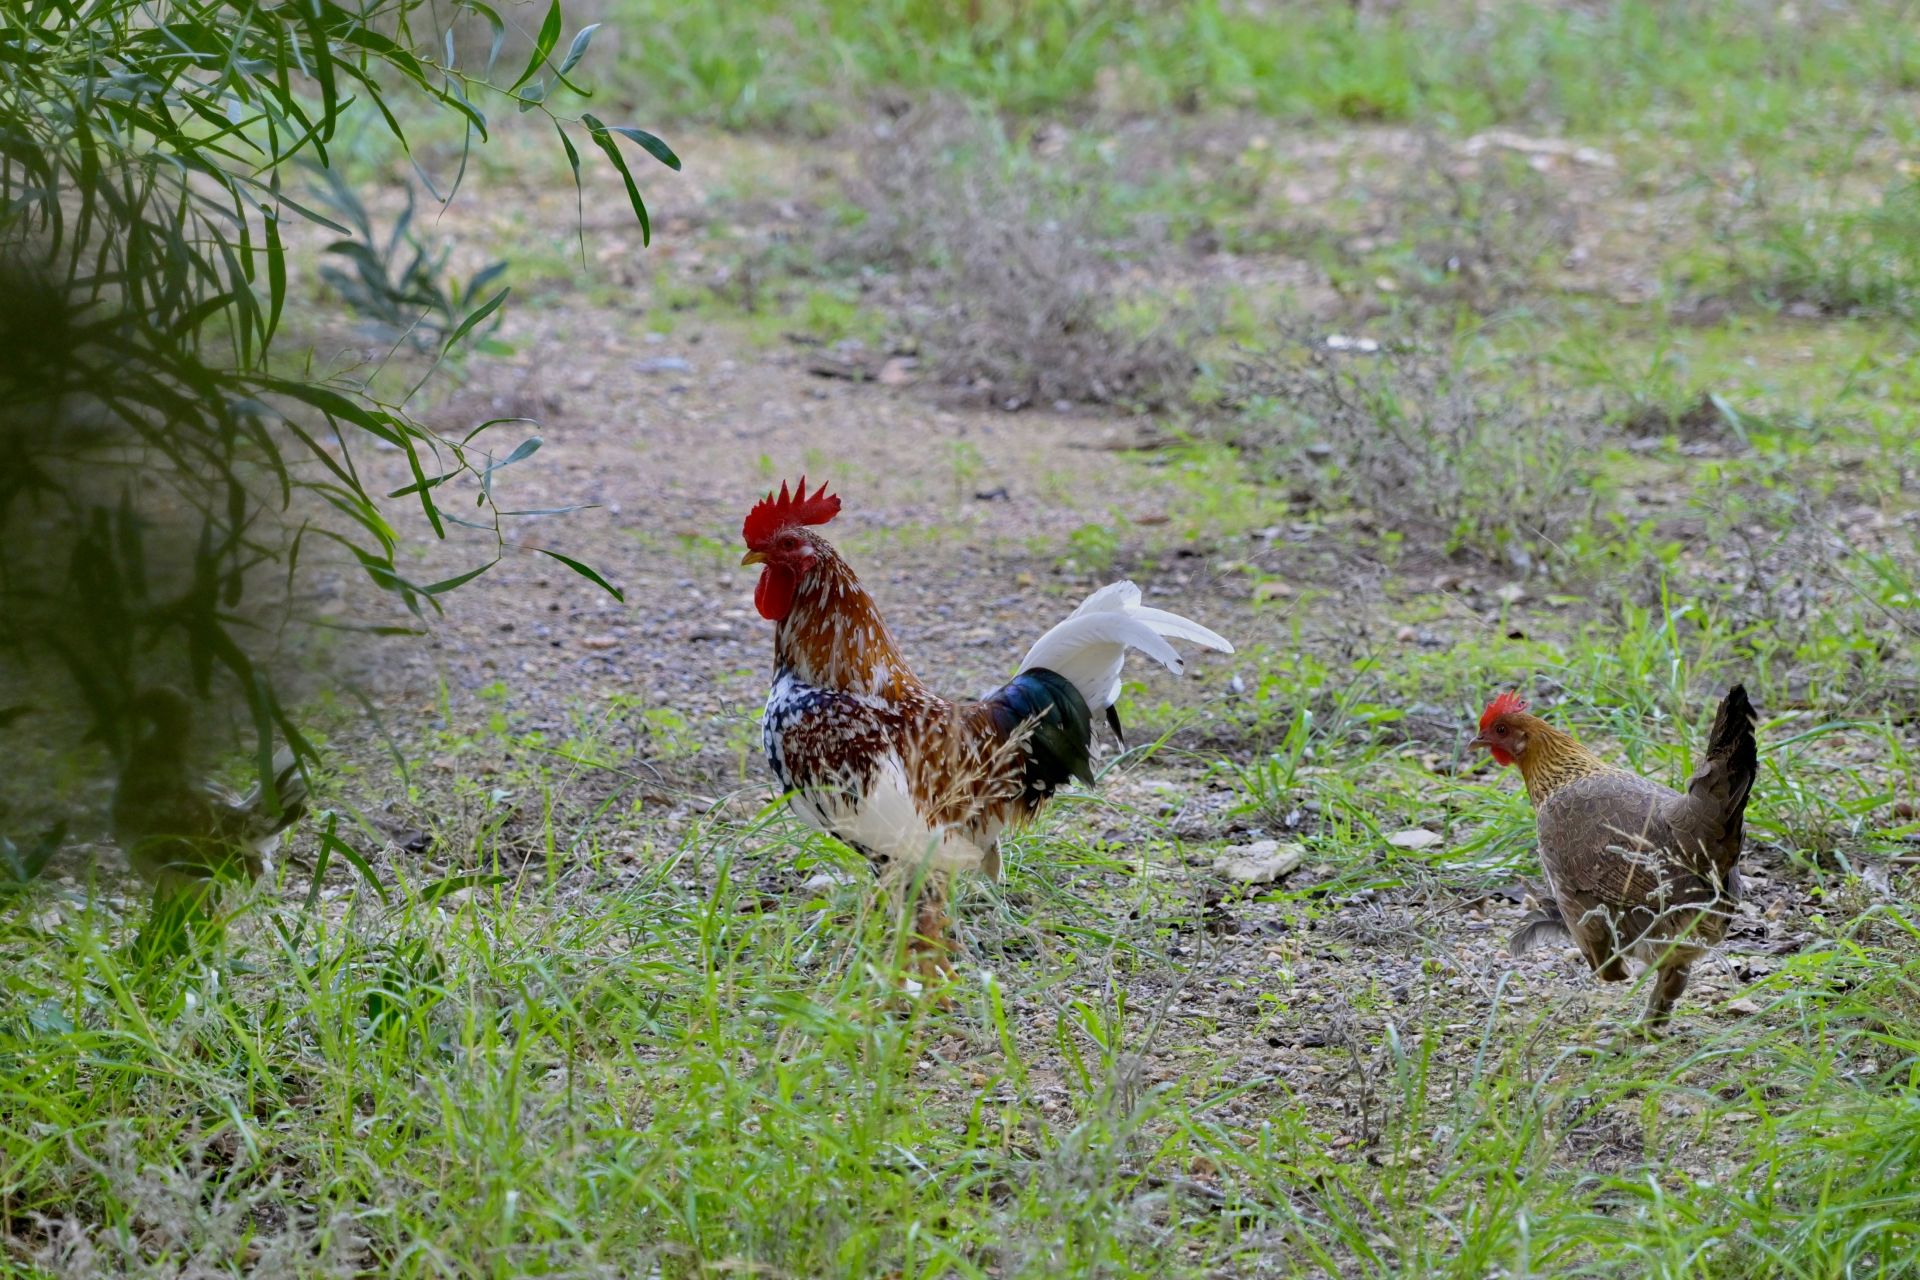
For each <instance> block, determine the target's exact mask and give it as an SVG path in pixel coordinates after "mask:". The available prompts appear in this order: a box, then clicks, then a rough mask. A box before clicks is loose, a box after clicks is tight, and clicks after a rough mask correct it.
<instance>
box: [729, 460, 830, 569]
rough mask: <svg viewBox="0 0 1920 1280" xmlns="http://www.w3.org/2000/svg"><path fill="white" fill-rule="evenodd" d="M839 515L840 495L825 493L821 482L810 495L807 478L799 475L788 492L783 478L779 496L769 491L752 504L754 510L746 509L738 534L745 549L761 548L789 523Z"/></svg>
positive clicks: (770, 541)
mask: <svg viewBox="0 0 1920 1280" xmlns="http://www.w3.org/2000/svg"><path fill="white" fill-rule="evenodd" d="M839 514H840V497H839V495H838V494H830V493H828V492H827V486H826V485H824V484H823V485H821V486H820V491H819V492H818V493H816V494H814V495H813V496H812V497H811V498H809V497H808V496H807V478H806V477H805V476H801V477H800V483H799V484H798V485H797V486H795V488H794V491H793V492H792V493H791V494H789V493H788V492H787V484H786V481H784V480H783V481H781V482H780V493H779V496H777V497H776V496H775V495H774V494H772V493H771V492H769V493H768V494H767V496H766V497H764V498H762V499H760V501H758V502H756V503H754V505H753V510H751V511H749V512H747V519H746V522H745V523H744V524H742V525H741V526H740V536H741V537H742V538H745V539H746V540H747V550H749V551H764V550H766V549H767V547H768V546H769V545H770V544H771V543H772V542H773V540H774V538H775V537H776V536H777V535H778V534H779V532H780V531H781V530H782V529H785V528H787V527H788V526H790V525H796V524H825V523H826V522H827V521H829V520H831V519H833V518H834V517H835V516H837V515H839Z"/></svg>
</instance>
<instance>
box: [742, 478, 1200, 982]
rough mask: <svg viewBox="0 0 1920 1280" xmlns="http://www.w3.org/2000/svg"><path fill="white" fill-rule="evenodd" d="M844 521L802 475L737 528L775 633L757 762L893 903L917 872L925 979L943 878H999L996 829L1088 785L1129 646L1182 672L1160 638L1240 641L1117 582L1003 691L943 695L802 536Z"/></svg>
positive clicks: (829, 557)
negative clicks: (1066, 788)
mask: <svg viewBox="0 0 1920 1280" xmlns="http://www.w3.org/2000/svg"><path fill="white" fill-rule="evenodd" d="M839 511H840V499H839V498H838V497H835V496H831V495H829V494H828V493H827V491H826V486H825V485H822V486H820V489H819V490H818V491H817V492H815V493H814V494H812V495H811V496H809V495H808V493H807V487H806V481H805V479H804V478H803V479H802V480H801V482H800V486H799V488H798V490H797V491H795V492H792V493H789V492H788V490H787V487H786V485H784V484H782V485H781V486H780V492H779V494H778V495H777V496H776V495H774V494H771V493H769V494H768V495H767V496H766V498H765V499H764V500H762V501H761V502H760V503H759V504H757V505H756V506H755V507H754V508H753V509H752V511H750V512H749V513H748V515H747V518H746V522H745V524H744V525H743V526H742V528H741V536H742V537H743V538H744V539H745V540H746V544H747V553H746V555H745V556H744V557H743V558H742V560H741V563H742V564H746V565H759V566H761V568H760V581H759V584H758V586H757V587H756V588H755V590H754V604H755V606H756V607H757V608H758V609H759V611H760V614H761V616H762V617H765V618H767V619H768V620H769V621H771V622H772V623H773V624H774V633H773V657H774V677H773V688H772V691H771V692H769V693H768V695H767V708H766V722H765V728H764V740H765V746H766V752H767V762H768V763H769V764H770V765H771V766H772V768H773V772H774V776H775V777H776V778H778V779H779V782H780V786H781V787H782V788H784V789H785V790H786V791H787V792H788V793H789V795H790V798H791V803H792V805H793V808H794V809H795V810H796V811H797V812H798V813H799V814H801V815H802V816H803V817H804V818H805V819H806V820H807V821H808V822H810V823H811V824H812V825H813V826H815V827H817V828H819V829H820V830H822V831H824V832H826V833H828V834H829V835H832V836H834V837H836V838H838V839H840V840H842V841H844V842H845V843H847V844H848V845H851V846H852V847H853V848H854V849H856V850H858V851H859V852H860V853H862V854H864V855H865V856H866V857H867V859H868V861H870V862H871V863H873V865H874V867H875V869H876V870H877V871H878V872H879V873H880V875H881V877H882V880H883V882H884V883H887V884H888V885H889V886H890V887H891V888H893V889H894V891H895V892H899V891H900V890H901V889H902V888H903V887H904V886H905V885H906V884H907V883H908V882H910V881H911V880H913V879H914V878H916V877H918V876H920V875H922V873H923V872H924V873H925V883H924V886H923V889H922V893H921V897H920V905H919V912H918V916H917V919H916V924H915V929H914V934H913V937H912V938H911V939H910V945H911V949H912V950H913V952H914V953H915V955H916V956H917V957H918V960H919V968H920V970H921V972H922V973H923V974H927V973H935V972H944V971H945V963H944V956H945V953H946V951H947V946H948V942H947V931H948V927H949V922H948V920H947V917H946V911H945V898H946V878H947V877H948V876H949V875H950V874H951V873H952V872H954V871H960V870H983V871H985V872H986V873H987V874H988V875H990V876H998V874H999V868H1000V853H999V846H998V841H999V839H1000V836H1001V835H1002V833H1004V832H1006V831H1007V830H1009V829H1011V828H1015V827H1018V826H1020V825H1021V824H1023V823H1025V822H1028V821H1030V820H1031V819H1032V818H1033V817H1034V815H1035V814H1036V813H1038V812H1039V811H1040V809H1041V807H1042V806H1043V805H1044V804H1045V803H1046V801H1047V800H1048V799H1049V798H1050V797H1051V796H1052V795H1053V794H1054V792H1055V791H1056V790H1058V789H1059V788H1060V787H1061V786H1062V785H1064V784H1065V783H1066V782H1067V781H1068V780H1069V779H1076V778H1077V779H1079V780H1080V781H1081V782H1084V783H1088V784H1091V783H1092V782H1093V767H1092V763H1091V759H1090V751H1091V748H1092V744H1093V724H1094V718H1095V717H1096V716H1101V717H1104V718H1105V720H1106V722H1107V723H1108V724H1109V725H1110V726H1112V728H1113V730H1114V733H1115V734H1116V735H1118V734H1119V732H1120V718H1119V715H1118V713H1117V712H1116V711H1115V710H1114V702H1115V701H1116V699H1118V697H1119V695H1120V672H1121V667H1122V665H1123V663H1124V662H1125V659H1126V653H1127V651H1128V650H1129V649H1138V650H1139V651H1141V652H1142V653H1144V654H1146V655H1147V656H1148V657H1150V658H1153V659H1154V660H1155V661H1157V662H1160V663H1161V664H1163V665H1164V666H1166V667H1167V668H1168V669H1169V670H1171V671H1174V672H1178V671H1179V670H1180V669H1181V662H1180V655H1179V654H1178V653H1177V652H1175V650H1174V648H1173V646H1172V645H1171V644H1169V643H1168V641H1167V638H1168V637H1173V638H1175V639H1181V640H1187V641H1191V642H1192V643H1195V644H1198V645H1201V646H1203V647H1205V648H1208V649H1215V650H1218V651H1219V652H1222V653H1232V652H1233V646H1232V645H1231V644H1229V643H1227V641H1226V640H1224V639H1222V638H1221V637H1220V636H1218V635H1216V634H1214V633H1213V632H1212V631H1209V630H1208V629H1207V628H1205V627H1203V626H1201V625H1200V624H1199V623H1196V622H1191V621H1188V620H1187V619H1186V618H1182V617H1179V616H1177V615H1175V614H1172V613H1167V612H1164V611H1162V610H1159V609H1152V608H1148V607H1146V606H1143V605H1142V604H1141V603H1140V589H1139V588H1138V587H1136V586H1134V585H1133V584H1132V583H1130V582H1116V583H1114V584H1113V585H1111V586H1108V587H1103V588H1101V589H1100V590H1099V591H1096V592H1094V593H1093V594H1092V595H1091V596H1088V597H1087V598H1086V600H1084V601H1083V602H1082V603H1081V605H1080V607H1079V608H1078V609H1075V610H1074V611H1073V614H1072V615H1071V616H1070V617H1068V618H1067V619H1066V620H1065V621H1063V622H1061V623H1059V624H1058V625H1057V626H1055V627H1054V628H1053V629H1052V630H1050V631H1048V632H1047V633H1046V634H1045V635H1043V636H1041V637H1040V639H1039V640H1038V641H1036V642H1035V643H1034V645H1033V647H1032V648H1031V649H1029V650H1028V651H1027V656H1026V659H1025V660H1024V661H1023V662H1022V663H1021V664H1020V670H1019V673H1018V674H1017V675H1015V676H1014V678H1013V679H1012V680H1011V681H1009V682H1008V683H1007V684H1005V685H1004V686H1002V687H1001V688H999V689H996V690H995V691H994V692H992V693H990V694H988V695H987V696H986V697H984V698H981V699H980V700H978V701H975V702H957V701H951V700H949V699H947V698H943V697H941V696H940V695H938V694H936V693H934V692H932V691H931V690H929V689H928V688H927V687H926V686H925V685H923V684H921V683H920V680H919V678H918V677H916V676H915V675H914V673H913V670H912V668H911V667H909V666H908V665H907V661H906V659H905V658H903V657H902V656H901V655H900V651H899V649H898V647H896V645H895V644H894V640H893V636H892V635H891V634H890V633H889V632H888V630H887V624H886V623H885V622H883V621H881V618H880V611H879V610H878V609H877V608H876V607H875V605H874V602H873V597H872V596H870V595H868V594H867V591H866V589H865V588H864V587H862V586H861V585H860V581H859V579H858V578H856V577H855V576H854V573H853V570H852V569H851V568H849V567H848V565H847V562H846V561H845V560H843V559H841V557H840V555H839V553H838V552H836V551H835V550H834V549H833V547H832V545H831V544H830V543H828V542H827V541H826V539H824V538H822V537H821V536H820V535H818V534H817V533H814V532H813V531H812V530H811V529H810V528H809V526H813V525H821V524H825V523H826V522H828V521H829V520H831V519H833V518H834V516H835V515H837V514H838V513H839Z"/></svg>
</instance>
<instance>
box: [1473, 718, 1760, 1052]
mask: <svg viewBox="0 0 1920 1280" xmlns="http://www.w3.org/2000/svg"><path fill="white" fill-rule="evenodd" d="M1753 721H1754V716H1753V704H1752V703H1750V702H1749V701H1747V691H1746V689H1745V688H1744V687H1742V686H1740V685H1737V684H1736V685H1734V686H1733V688H1731V689H1729V690H1728V691H1727V696H1726V698H1725V699H1724V700H1722V702H1721V703H1720V710H1719V712H1718V714H1716V715H1715V716H1714V720H1713V730H1712V732H1711V733H1710V734H1709V735H1708V739H1707V754H1706V758H1705V759H1703V760H1702V761H1701V762H1700V767H1699V768H1698V769H1696V770H1695V771H1694V774H1693V778H1692V780H1691V781H1690V782H1689V783H1688V785H1687V789H1686V790H1685V791H1674V790H1672V789H1670V788H1668V787H1663V786H1661V785H1660V784H1658V783H1656V782H1651V781H1649V780H1647V779H1646V778H1643V777H1641V776H1640V775H1638V774H1636V773H1630V772H1628V771H1627V770H1625V769H1621V768H1617V767H1615V766H1613V765H1610V764H1608V763H1606V762H1605V761H1604V760H1602V759H1601V758H1600V757H1599V756H1597V755H1595V754H1594V753H1593V752H1591V751H1589V750H1587V748H1585V747H1583V746H1581V745H1580V743H1578V742H1576V741H1575V740H1574V739H1573V738H1572V736H1570V735H1569V734H1566V733H1563V732H1562V731H1561V730H1559V729H1556V728H1554V727H1553V726H1552V725H1550V724H1548V723H1547V722H1546V721H1544V720H1542V719H1540V718H1539V717H1538V716H1534V715H1529V714H1527V704H1526V703H1525V702H1524V701H1522V700H1521V698H1520V697H1519V696H1518V695H1517V694H1514V693H1503V694H1501V695H1500V696H1498V697H1496V698H1495V699H1494V700H1493V701H1492V702H1491V703H1489V704H1488V705H1487V709H1486V711H1485V713H1484V714H1482V715H1481V717H1480V736H1479V737H1477V738H1475V739H1474V740H1473V745H1474V746H1476V747H1484V748H1486V749H1487V750H1488V751H1490V752H1492V753H1493V758H1494V760H1495V761H1496V762H1498V763H1500V764H1502V765H1517V766H1518V767H1519V769H1520V776H1521V778H1522V780H1523V781H1524V782H1525V783H1526V787H1527V796H1528V798H1529V799H1530V800H1531V801H1532V802H1533V809H1534V817H1535V822H1536V824H1537V826H1538V828H1539V833H1540V865H1541V867H1542V869H1543V870H1544V871H1545V872H1546V876H1547V884H1548V888H1549V891H1550V894H1549V896H1550V899H1551V900H1550V901H1549V902H1548V903H1546V904H1545V905H1544V906H1541V907H1540V908H1539V909H1538V910H1536V911H1534V912H1533V913H1532V914H1530V915H1529V916H1528V917H1527V919H1526V920H1525V922H1524V923H1523V924H1522V925H1521V927H1520V929H1519V931H1518V932H1517V933H1515V934H1514V937H1513V943H1512V946H1511V947H1510V950H1511V951H1512V952H1513V954H1515V955H1520V954H1522V953H1523V952H1525V951H1526V949H1527V948H1528V947H1529V946H1530V945H1532V944H1533V943H1535V942H1538V941H1541V940H1543V939H1545V938H1547V937H1552V936H1561V937H1571V938H1572V940H1573V941H1574V942H1575V943H1576V944H1577V945H1578V946H1579V948H1580V952H1581V954H1582V955H1583V956H1585V957H1586V961H1587V964H1588V965H1589V966H1590V967H1591V968H1592V969H1593V971H1594V973H1595V974H1597V975H1598V976H1599V977H1600V979H1601V980H1602V981H1605V982H1619V981H1621V980H1623V979H1625V978H1626V977H1627V976H1628V975H1627V965H1626V961H1627V959H1628V957H1632V958H1633V959H1636V960H1639V961H1642V962H1643V963H1645V964H1647V965H1649V966H1651V967H1653V968H1654V969H1655V970H1656V971H1657V976H1656V977H1655V978H1654V980H1653V982H1652V983H1651V984H1650V989H1649V993H1648V997H1647V1009H1646V1015H1645V1017H1644V1018H1643V1019H1642V1021H1641V1024H1640V1029H1641V1031H1642V1032H1643V1033H1654V1032H1658V1031H1659V1030H1661V1029H1662V1028H1663V1027H1664V1026H1665V1025H1666V1023H1667V1021H1668V1019H1669V1018H1670V1017H1671V1016H1672V1013H1673V1006H1674V1002H1675V1001H1677V1000H1678V999H1679V998H1680V993H1681V992H1683V991H1685V990H1686V986H1687V976H1688V974H1689V972H1690V971H1691V970H1692V968H1693V962H1694V961H1695V960H1697V959H1699V958H1700V957H1701V956H1702V955H1704V954H1706V952H1707V951H1708V949H1710V948H1711V947H1713V946H1715V945H1717V944H1718V943H1719V942H1720V940H1721V939H1722V938H1724V937H1725V936H1726V932H1727V922H1728V919H1729V917H1730V916H1731V914H1732V911H1733V904H1734V902H1735V900H1736V899H1737V898H1738V896H1739V892H1740V880H1739V876H1738V874H1737V873H1736V871H1735V870H1734V864H1735V862H1736V861H1738V859H1739V857H1740V838H1741V829H1742V825H1743V823H1744V820H1745V815H1746V809H1747V797H1748V795H1749V794H1750V793H1751V792H1752V790H1753V782H1754V776H1755V774H1756V773H1757V772H1758V771H1759V755H1758V747H1757V746H1756V745H1755V742H1754V734H1753Z"/></svg>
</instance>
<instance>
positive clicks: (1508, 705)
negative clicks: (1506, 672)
mask: <svg viewBox="0 0 1920 1280" xmlns="http://www.w3.org/2000/svg"><path fill="white" fill-rule="evenodd" d="M1526 709H1527V700H1526V699H1525V698H1523V697H1521V696H1520V695H1519V694H1518V693H1516V692H1515V691H1514V690H1512V689H1509V690H1507V691H1506V692H1505V693H1503V694H1501V695H1500V696H1499V697H1497V698H1495V699H1494V700H1493V701H1492V702H1489V703H1488V704H1487V709H1486V710H1485V711H1482V712H1481V713H1480V732H1482V733H1491V732H1492V731H1493V722H1494V721H1495V720H1498V719H1499V718H1500V717H1501V716H1504V715H1510V714H1511V713H1513V712H1515V711H1525V710H1526Z"/></svg>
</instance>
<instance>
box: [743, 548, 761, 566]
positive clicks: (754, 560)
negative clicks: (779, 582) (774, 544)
mask: <svg viewBox="0 0 1920 1280" xmlns="http://www.w3.org/2000/svg"><path fill="white" fill-rule="evenodd" d="M766 562H767V553H766V552H764V551H749V552H747V554H745V555H743V556H741V557H740V563H741V564H765V563H766Z"/></svg>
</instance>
